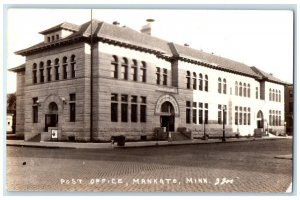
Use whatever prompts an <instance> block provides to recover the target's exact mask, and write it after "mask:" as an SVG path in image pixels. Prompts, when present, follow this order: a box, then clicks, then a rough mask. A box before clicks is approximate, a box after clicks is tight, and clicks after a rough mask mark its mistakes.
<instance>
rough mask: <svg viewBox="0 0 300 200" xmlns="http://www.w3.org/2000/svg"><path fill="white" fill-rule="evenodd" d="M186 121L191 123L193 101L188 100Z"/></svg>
mask: <svg viewBox="0 0 300 200" xmlns="http://www.w3.org/2000/svg"><path fill="white" fill-rule="evenodd" d="M186 123H187V124H190V123H191V102H190V101H187V102H186Z"/></svg>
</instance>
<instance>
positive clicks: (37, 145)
mask: <svg viewBox="0 0 300 200" xmlns="http://www.w3.org/2000/svg"><path fill="white" fill-rule="evenodd" d="M277 139H291V138H286V137H272V138H239V139H238V138H228V139H227V140H226V142H222V140H221V139H209V140H201V139H199V140H198V139H194V140H185V141H171V142H168V141H149V142H127V143H125V146H114V145H111V144H110V143H65V142H26V141H23V140H22V141H20V140H19V141H17V140H16V141H15V142H14V140H6V146H20V147H32V148H51V149H57V148H64V149H114V148H139V147H155V146H176V145H195V144H212V143H233V142H249V141H258V140H277ZM26 143H27V144H26Z"/></svg>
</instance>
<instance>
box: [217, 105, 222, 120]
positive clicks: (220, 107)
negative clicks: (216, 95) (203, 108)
mask: <svg viewBox="0 0 300 200" xmlns="http://www.w3.org/2000/svg"><path fill="white" fill-rule="evenodd" d="M218 124H222V105H220V104H219V105H218Z"/></svg>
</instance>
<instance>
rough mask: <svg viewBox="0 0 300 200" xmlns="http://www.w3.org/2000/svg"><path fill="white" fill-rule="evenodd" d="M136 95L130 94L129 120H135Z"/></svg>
mask: <svg viewBox="0 0 300 200" xmlns="http://www.w3.org/2000/svg"><path fill="white" fill-rule="evenodd" d="M137 115H138V113H137V96H131V122H137Z"/></svg>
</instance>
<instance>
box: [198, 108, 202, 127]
mask: <svg viewBox="0 0 300 200" xmlns="http://www.w3.org/2000/svg"><path fill="white" fill-rule="evenodd" d="M198 114H199V115H198V116H199V117H198V118H199V124H203V103H199V113H198Z"/></svg>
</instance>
